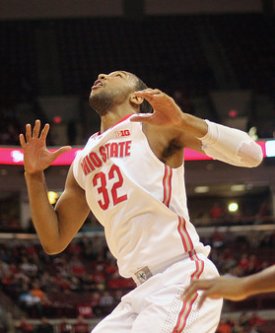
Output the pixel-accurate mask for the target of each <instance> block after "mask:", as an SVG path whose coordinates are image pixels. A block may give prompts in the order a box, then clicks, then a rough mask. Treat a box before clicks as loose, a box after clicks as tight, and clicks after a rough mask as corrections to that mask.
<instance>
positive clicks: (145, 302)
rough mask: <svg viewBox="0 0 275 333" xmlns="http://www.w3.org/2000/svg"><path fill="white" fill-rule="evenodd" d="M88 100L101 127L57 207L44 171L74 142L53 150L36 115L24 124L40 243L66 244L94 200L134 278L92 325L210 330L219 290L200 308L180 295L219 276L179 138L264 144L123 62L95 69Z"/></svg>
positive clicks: (238, 152)
mask: <svg viewBox="0 0 275 333" xmlns="http://www.w3.org/2000/svg"><path fill="white" fill-rule="evenodd" d="M89 102H90V106H91V107H92V109H94V110H95V111H96V112H97V113H98V114H99V116H100V119H101V126H100V131H99V132H97V133H95V134H94V135H92V136H91V137H90V139H89V140H88V142H87V144H86V146H85V147H84V149H83V150H82V151H81V152H80V153H79V154H78V155H77V156H76V158H75V160H74V162H73V163H72V166H71V168H70V170H69V172H68V176H67V180H66V183H65V190H64V192H63V194H62V195H61V197H60V198H59V200H58V202H57V204H56V206H55V208H54V209H53V208H52V206H51V205H50V204H49V202H48V198H47V187H46V183H45V178H44V173H43V171H44V170H45V169H46V168H47V167H48V166H49V165H50V164H51V162H52V161H53V160H54V159H55V158H56V157H57V156H59V155H60V154H61V153H63V152H65V151H68V150H69V149H70V147H62V148H60V149H59V150H57V151H56V152H53V153H52V152H49V151H48V150H47V148H46V143H45V141H46V137H47V134H48V131H49V125H48V124H46V125H45V126H44V127H43V128H42V129H41V124H40V121H39V120H37V121H36V122H35V125H34V127H33V128H32V126H31V125H30V124H27V125H26V133H25V135H23V134H20V143H21V146H22V148H23V150H24V164H25V179H26V184H27V189H28V195H29V199H30V205H31V210H32V219H33V223H34V226H35V228H36V231H37V233H38V235H39V238H40V241H41V244H42V246H43V248H44V249H45V251H46V252H47V253H49V254H56V253H59V252H61V251H62V250H64V249H65V248H66V246H67V245H68V244H69V243H70V241H71V240H72V238H73V237H74V236H75V234H76V233H77V231H78V230H79V229H80V227H81V226H82V224H83V223H84V221H85V219H86V218H87V216H88V214H89V211H90V210H92V212H93V214H94V215H95V216H96V218H97V219H98V220H99V222H100V223H101V224H102V225H103V226H104V231H105V236H106V240H107V243H108V246H109V248H110V251H111V252H112V254H113V255H114V256H115V257H116V259H117V264H118V267H119V272H120V274H121V275H122V276H124V277H126V278H129V277H132V278H133V279H134V281H135V282H136V284H137V288H135V289H134V290H133V291H131V292H130V293H129V294H127V295H125V296H124V297H122V300H121V302H120V304H119V305H118V306H117V307H116V308H115V309H114V311H113V312H112V313H111V314H110V315H109V316H107V317H106V318H105V319H104V320H102V321H101V322H100V323H99V324H98V325H97V327H96V328H95V329H94V330H93V333H113V332H119V333H126V332H132V333H140V332H143V333H146V332H148V333H152V332H154V333H160V332H162V333H165V332H173V333H176V332H186V333H187V332H190V333H191V332H192V333H193V332H194V333H195V332H196V333H197V332H201V333H211V332H215V329H216V326H217V324H218V322H219V317H220V312H221V307H222V301H221V300H211V299H209V300H207V301H206V303H207V305H206V307H205V308H204V309H198V299H199V298H198V295H197V294H196V295H194V296H193V297H192V299H191V302H185V301H182V300H181V295H182V292H183V290H184V288H185V287H187V286H188V285H189V283H190V281H192V280H195V279H200V278H213V277H217V276H218V272H217V270H216V268H215V266H214V264H213V263H212V262H211V261H210V260H209V259H208V258H207V256H208V254H209V251H210V249H209V247H208V246H204V245H203V244H202V243H201V242H200V240H199V237H198V235H197V233H196V230H195V228H194V226H193V225H192V224H191V222H190V221H189V216H188V210H187V206H186V192H185V186H184V164H183V148H184V147H189V148H193V149H196V150H198V151H201V152H204V153H205V154H207V155H209V156H211V157H213V158H214V159H218V160H221V161H224V162H226V163H230V164H233V165H236V166H243V167H256V166H257V165H259V164H260V163H261V161H262V151H261V149H260V147H259V146H258V145H257V144H256V143H255V142H254V141H252V140H251V139H250V137H249V136H248V135H247V134H246V133H244V132H242V131H239V130H236V129H232V128H229V127H225V126H222V125H219V124H216V123H213V122H210V121H208V120H202V119H200V118H197V117H194V116H192V115H189V114H186V113H184V112H182V110H180V108H179V106H178V105H177V104H176V103H175V101H174V100H173V99H172V98H171V97H169V96H168V95H166V94H165V93H163V92H161V91H160V90H157V89H148V88H147V87H146V85H145V84H144V83H143V82H142V81H141V80H140V79H139V78H137V77H136V76H135V75H133V74H131V73H128V72H125V71H115V72H112V73H110V74H108V75H106V74H100V75H99V76H98V79H97V80H96V81H95V82H94V84H93V86H92V88H91V94H90V98H89ZM143 112H145V113H143Z"/></svg>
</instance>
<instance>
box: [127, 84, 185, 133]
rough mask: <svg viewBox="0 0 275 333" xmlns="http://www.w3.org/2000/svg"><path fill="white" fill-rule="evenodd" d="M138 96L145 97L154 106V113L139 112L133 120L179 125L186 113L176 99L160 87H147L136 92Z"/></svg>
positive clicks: (170, 125)
mask: <svg viewBox="0 0 275 333" xmlns="http://www.w3.org/2000/svg"><path fill="white" fill-rule="evenodd" d="M135 94H136V96H138V97H143V98H144V99H145V100H146V101H147V102H148V103H150V104H151V106H152V108H153V110H154V111H153V113H137V114H135V115H134V116H132V117H131V118H130V119H131V121H140V122H144V123H148V124H151V125H156V126H165V127H179V128H180V126H181V123H182V120H183V115H184V113H183V112H182V111H181V109H180V107H179V106H178V105H177V104H176V102H175V101H174V99H173V98H172V97H170V96H169V95H167V94H165V93H164V92H162V91H160V90H158V89H150V88H148V89H145V90H141V91H137V92H135Z"/></svg>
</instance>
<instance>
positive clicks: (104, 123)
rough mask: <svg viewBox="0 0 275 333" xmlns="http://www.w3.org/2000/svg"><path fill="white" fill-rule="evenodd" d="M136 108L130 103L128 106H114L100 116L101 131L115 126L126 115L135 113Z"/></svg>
mask: <svg viewBox="0 0 275 333" xmlns="http://www.w3.org/2000/svg"><path fill="white" fill-rule="evenodd" d="M134 113H135V110H134V109H133V108H131V107H129V105H127V106H126V107H122V106H121V105H120V106H118V107H112V108H111V109H110V110H108V112H106V113H105V114H104V115H103V116H101V117H100V119H101V123H100V132H101V133H102V132H104V131H106V130H107V129H109V128H111V127H113V126H114V125H115V124H116V123H118V122H119V121H120V120H121V119H123V118H124V117H126V116H127V115H128V114H134Z"/></svg>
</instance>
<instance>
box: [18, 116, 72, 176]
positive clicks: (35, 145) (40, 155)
mask: <svg viewBox="0 0 275 333" xmlns="http://www.w3.org/2000/svg"><path fill="white" fill-rule="evenodd" d="M49 129H50V125H49V124H46V125H45V126H44V127H43V128H42V130H41V121H40V120H36V121H35V124H34V126H33V128H32V126H31V125H30V124H27V125H26V132H25V135H24V134H22V133H21V134H20V135H19V142H20V145H21V147H22V149H23V152H24V166H25V171H26V172H27V173H29V174H34V173H37V172H41V171H43V170H45V169H47V168H48V167H49V166H50V164H51V163H52V162H53V161H54V160H55V159H56V158H57V157H58V156H59V155H61V154H62V153H64V152H66V151H69V150H70V149H71V147H70V146H63V147H61V148H59V149H58V150H56V151H54V152H51V151H49V150H48V149H47V147H46V138H47V135H48V132H49Z"/></svg>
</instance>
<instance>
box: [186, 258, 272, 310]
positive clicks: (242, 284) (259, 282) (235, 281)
mask: <svg viewBox="0 0 275 333" xmlns="http://www.w3.org/2000/svg"><path fill="white" fill-rule="evenodd" d="M198 290H203V293H202V296H201V298H200V301H199V306H201V305H202V304H203V303H204V301H205V299H206V298H208V297H209V298H213V299H217V298H224V299H228V300H231V301H240V300H243V299H246V298H247V297H249V296H252V295H256V294H261V293H267V292H273V291H275V265H274V266H271V267H269V268H266V269H264V270H263V271H261V272H259V273H256V274H253V275H250V276H247V277H241V278H237V277H218V278H215V279H205V280H193V281H192V282H191V284H190V286H189V287H188V288H186V290H185V292H184V294H183V298H184V300H186V301H188V300H190V299H191V298H192V295H194V294H195V293H196V292H197V291H198Z"/></svg>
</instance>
